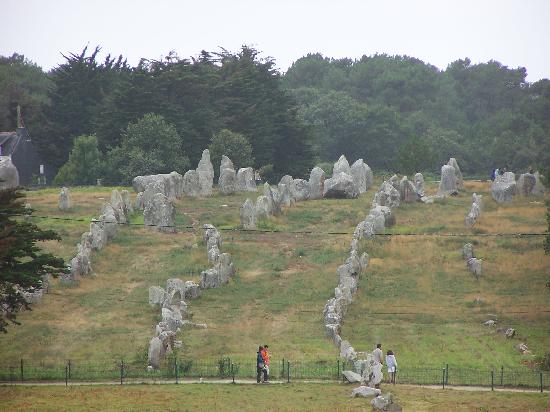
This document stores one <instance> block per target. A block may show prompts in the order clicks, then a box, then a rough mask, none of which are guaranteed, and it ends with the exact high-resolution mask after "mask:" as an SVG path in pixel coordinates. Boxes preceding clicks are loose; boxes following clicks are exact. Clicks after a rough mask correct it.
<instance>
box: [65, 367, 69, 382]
mask: <svg viewBox="0 0 550 412" xmlns="http://www.w3.org/2000/svg"><path fill="white" fill-rule="evenodd" d="M65 386H69V366H68V365H65Z"/></svg>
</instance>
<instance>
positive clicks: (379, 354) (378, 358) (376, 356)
mask: <svg viewBox="0 0 550 412" xmlns="http://www.w3.org/2000/svg"><path fill="white" fill-rule="evenodd" d="M372 357H373V358H374V361H375V362H377V363H379V364H381V365H383V364H384V362H383V360H382V358H383V357H384V353H383V352H382V344H381V343H377V344H376V349H374V350H373V351H372ZM374 387H375V388H379V387H380V384H379V383H377V384H376V385H374Z"/></svg>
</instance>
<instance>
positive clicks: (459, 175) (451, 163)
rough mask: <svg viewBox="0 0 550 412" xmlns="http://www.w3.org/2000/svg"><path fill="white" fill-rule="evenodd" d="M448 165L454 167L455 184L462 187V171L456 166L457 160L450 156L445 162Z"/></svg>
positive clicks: (459, 187)
mask: <svg viewBox="0 0 550 412" xmlns="http://www.w3.org/2000/svg"><path fill="white" fill-rule="evenodd" d="M447 164H448V165H449V166H452V167H454V169H455V176H456V186H457V188H458V189H464V179H463V177H462V172H461V171H460V167H458V162H457V161H456V159H455V158H454V157H451V158H450V159H449V162H448V163H447Z"/></svg>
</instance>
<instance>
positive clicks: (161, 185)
mask: <svg viewBox="0 0 550 412" xmlns="http://www.w3.org/2000/svg"><path fill="white" fill-rule="evenodd" d="M157 193H162V194H163V195H165V196H166V182H165V181H164V180H154V181H152V182H151V183H149V184H148V185H147V186H146V187H145V190H144V191H143V197H142V200H143V208H144V209H145V208H146V207H147V205H148V204H149V203H151V202H152V201H153V197H154V196H155V195H156V194H157Z"/></svg>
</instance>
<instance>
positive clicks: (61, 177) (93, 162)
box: [53, 135, 103, 186]
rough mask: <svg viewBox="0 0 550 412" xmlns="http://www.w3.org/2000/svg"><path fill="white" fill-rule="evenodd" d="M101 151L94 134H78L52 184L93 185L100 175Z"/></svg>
mask: <svg viewBox="0 0 550 412" xmlns="http://www.w3.org/2000/svg"><path fill="white" fill-rule="evenodd" d="M102 164H103V162H102V159H101V153H100V152H99V149H98V146H97V138H96V137H95V136H94V135H89V136H86V135H83V136H78V137H77V138H75V140H74V144H73V149H72V150H71V153H69V160H68V161H67V163H65V164H64V165H63V166H61V168H60V169H59V171H58V172H57V175H56V176H55V178H54V180H53V184H54V185H59V186H62V185H94V184H96V180H97V178H99V177H100V175H101V169H102Z"/></svg>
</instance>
